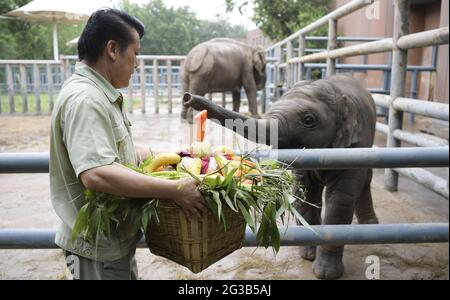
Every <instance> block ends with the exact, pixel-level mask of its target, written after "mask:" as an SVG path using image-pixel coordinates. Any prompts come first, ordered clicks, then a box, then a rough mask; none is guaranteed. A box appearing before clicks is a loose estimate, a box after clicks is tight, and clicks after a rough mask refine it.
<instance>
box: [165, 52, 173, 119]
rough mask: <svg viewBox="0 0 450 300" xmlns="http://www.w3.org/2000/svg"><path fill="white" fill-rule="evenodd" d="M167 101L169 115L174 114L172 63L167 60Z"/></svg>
mask: <svg viewBox="0 0 450 300" xmlns="http://www.w3.org/2000/svg"><path fill="white" fill-rule="evenodd" d="M166 66H167V101H168V110H169V114H171V113H172V106H173V104H172V61H171V60H170V59H168V60H167V63H166Z"/></svg>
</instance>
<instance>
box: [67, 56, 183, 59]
mask: <svg viewBox="0 0 450 300" xmlns="http://www.w3.org/2000/svg"><path fill="white" fill-rule="evenodd" d="M62 58H64V59H69V60H70V59H71V60H78V56H76V55H66V56H63V57H62ZM185 58H186V56H184V55H138V56H137V59H143V60H153V59H157V60H183V59H185Z"/></svg>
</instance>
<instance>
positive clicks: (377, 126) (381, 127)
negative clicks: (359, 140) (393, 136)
mask: <svg viewBox="0 0 450 300" xmlns="http://www.w3.org/2000/svg"><path fill="white" fill-rule="evenodd" d="M375 130H376V131H379V132H381V133H384V134H386V135H387V134H388V132H389V126H388V125H386V124H383V123H380V122H377V123H376V124H375Z"/></svg>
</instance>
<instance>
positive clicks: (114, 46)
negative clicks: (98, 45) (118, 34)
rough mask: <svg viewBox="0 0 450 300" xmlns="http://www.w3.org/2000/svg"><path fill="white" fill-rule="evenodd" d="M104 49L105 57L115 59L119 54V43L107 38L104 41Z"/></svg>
mask: <svg viewBox="0 0 450 300" xmlns="http://www.w3.org/2000/svg"><path fill="white" fill-rule="evenodd" d="M105 51H106V57H108V58H109V59H111V60H112V61H116V59H117V56H118V55H119V44H118V43H117V42H116V41H114V40H109V41H108V42H107V43H106V47H105Z"/></svg>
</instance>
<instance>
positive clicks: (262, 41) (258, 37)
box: [246, 28, 273, 49]
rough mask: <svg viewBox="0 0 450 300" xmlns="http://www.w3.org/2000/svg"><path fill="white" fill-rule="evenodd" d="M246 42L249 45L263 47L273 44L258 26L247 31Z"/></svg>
mask: <svg viewBox="0 0 450 300" xmlns="http://www.w3.org/2000/svg"><path fill="white" fill-rule="evenodd" d="M246 43H247V45H250V46H261V47H263V48H264V49H265V48H268V47H270V46H272V45H273V42H272V41H271V40H270V39H269V38H268V37H266V36H264V35H263V33H262V31H261V30H260V29H259V28H257V29H254V30H250V31H248V32H247V39H246Z"/></svg>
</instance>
